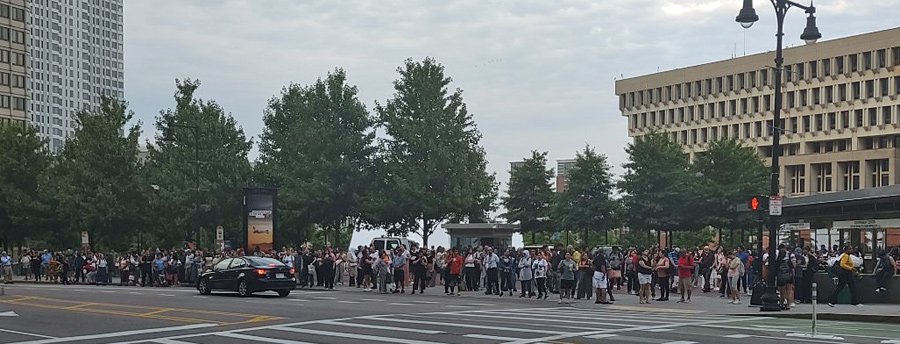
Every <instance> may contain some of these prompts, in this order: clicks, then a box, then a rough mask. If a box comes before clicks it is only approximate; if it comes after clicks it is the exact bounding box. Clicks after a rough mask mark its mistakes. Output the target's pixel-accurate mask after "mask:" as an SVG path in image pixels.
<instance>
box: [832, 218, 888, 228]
mask: <svg viewBox="0 0 900 344" xmlns="http://www.w3.org/2000/svg"><path fill="white" fill-rule="evenodd" d="M832 227H834V228H840V229H875V228H900V219H870V220H847V221H834V222H833V225H832Z"/></svg>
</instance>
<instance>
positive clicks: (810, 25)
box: [800, 7, 822, 44]
mask: <svg viewBox="0 0 900 344" xmlns="http://www.w3.org/2000/svg"><path fill="white" fill-rule="evenodd" d="M806 12H807V13H809V17H807V18H806V28H804V29H803V34H802V35H800V39H802V40H803V41H805V42H806V44H813V43H815V42H816V41H817V40H819V38H822V34H821V33H820V32H819V28H818V27H817V26H816V16H815V15H814V14H813V13H815V12H816V10H815V8H812V7H810V9H809V10H807V11H806Z"/></svg>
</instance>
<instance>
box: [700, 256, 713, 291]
mask: <svg viewBox="0 0 900 344" xmlns="http://www.w3.org/2000/svg"><path fill="white" fill-rule="evenodd" d="M715 263H716V255H715V254H713V253H712V252H710V250H709V246H704V247H703V253H702V254H701V256H700V275H702V276H703V292H704V293H708V292H710V291H712V283H711V282H712V281H710V278H711V277H712V271H713V269H714V267H713V266H714V265H715Z"/></svg>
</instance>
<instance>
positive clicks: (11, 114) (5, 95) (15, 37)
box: [0, 0, 28, 125]
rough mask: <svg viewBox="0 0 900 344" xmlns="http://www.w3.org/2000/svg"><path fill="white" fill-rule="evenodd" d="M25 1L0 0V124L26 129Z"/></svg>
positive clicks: (26, 27)
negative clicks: (16, 125)
mask: <svg viewBox="0 0 900 344" xmlns="http://www.w3.org/2000/svg"><path fill="white" fill-rule="evenodd" d="M25 9H26V4H25V0H0V124H21V125H25V122H26V119H27V115H26V111H25V110H26V109H25V104H26V101H25V99H26V97H27V96H28V89H27V87H26V83H25V77H26V67H25V65H26V54H27V53H26V52H27V49H26V46H25V43H26V41H25V32H26V31H27V29H28V26H27V24H26V23H27V22H26V20H25V17H26V15H25V13H26V11H25Z"/></svg>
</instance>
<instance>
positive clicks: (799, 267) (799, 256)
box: [788, 247, 809, 307]
mask: <svg viewBox="0 0 900 344" xmlns="http://www.w3.org/2000/svg"><path fill="white" fill-rule="evenodd" d="M807 265H809V261H808V260H806V255H805V254H803V249H802V248H800V247H796V248H794V292H793V293H792V295H793V297H794V302H793V303H792V304H790V305H788V306H790V307H796V306H797V304H798V303H799V302H804V301H805V302H806V303H809V301H808V300H803V296H802V295H805V294H806V290H804V289H803V288H805V287H806V281H805V280H804V279H805V275H804V271H806V267H807ZM797 295H801V296H800V297H799V298H798V297H797Z"/></svg>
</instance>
